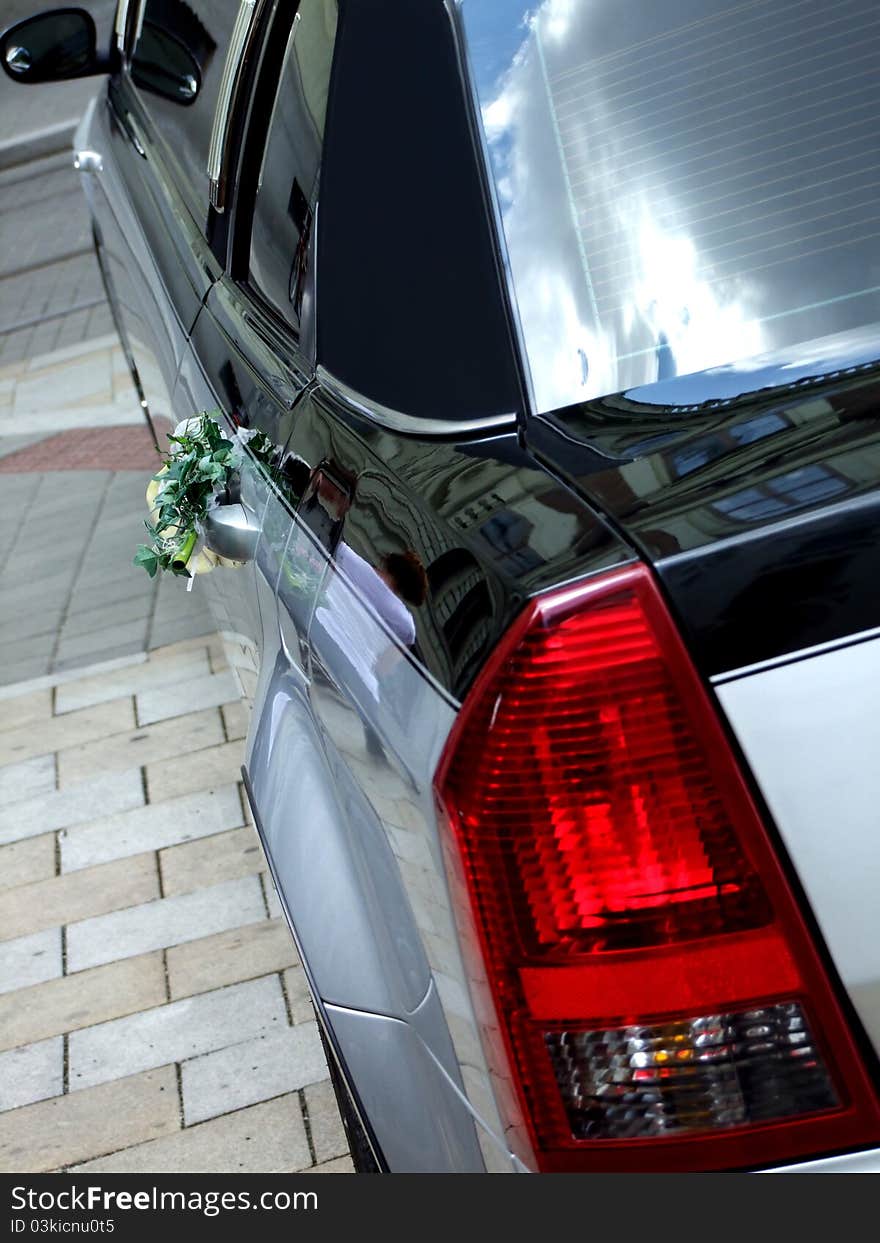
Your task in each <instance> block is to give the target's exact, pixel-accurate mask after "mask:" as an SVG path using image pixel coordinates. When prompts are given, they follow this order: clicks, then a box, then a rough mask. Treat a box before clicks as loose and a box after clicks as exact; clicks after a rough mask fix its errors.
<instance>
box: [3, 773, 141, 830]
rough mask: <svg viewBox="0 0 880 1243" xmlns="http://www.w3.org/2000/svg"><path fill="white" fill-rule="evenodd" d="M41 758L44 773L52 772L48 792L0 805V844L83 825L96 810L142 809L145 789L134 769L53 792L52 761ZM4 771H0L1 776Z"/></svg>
mask: <svg viewBox="0 0 880 1243" xmlns="http://www.w3.org/2000/svg"><path fill="white" fill-rule="evenodd" d="M40 758H41V762H44V763H45V765H46V769H47V771H48V770H49V769H51V774H52V781H51V784H50V786H49V789H50V790H51V793H46V794H43V795H42V796H37V797H28V798H26V799H25V800H23V801H22V802H16V803H11V804H7V805H6V806H0V843H2V842H12V841H18V840H21V839H22V838H25V837H36V836H37V835H38V834H41V833H45V832H46V831H54V830H56V829H66V828H70V827H71V826H72V825H75V824H82V823H83V821H86V820H92V819H94V815H95V812H96V811H98V810H100V811H103V812H105V813H107V814H109V813H111V812H122V811H129V810H131V809H132V808H135V807H142V806H143V803H144V786H143V781H142V779H141V774H140V771H139V770H138V769H137V768H129V769H127V770H125V771H123V772H116V773H108V774H107V775H106V776H99V777H94V778H93V779H92V780H91V781H83V782H80V784H79V785H75V786H71V787H70V788H69V789H67V790H55V789H54V784H55V758H54V756H51V755H49V756H43V757H40ZM31 762H32V763H35V761H31ZM3 771H4V770H3V769H0V774H2V772H3ZM5 771H9V770H5Z"/></svg>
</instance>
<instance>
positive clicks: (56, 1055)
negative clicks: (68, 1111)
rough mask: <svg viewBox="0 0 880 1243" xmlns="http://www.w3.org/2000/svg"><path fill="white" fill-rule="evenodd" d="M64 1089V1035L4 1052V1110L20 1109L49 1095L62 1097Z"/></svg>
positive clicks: (0, 1101)
mask: <svg viewBox="0 0 880 1243" xmlns="http://www.w3.org/2000/svg"><path fill="white" fill-rule="evenodd" d="M63 1091H64V1040H63V1038H62V1037H61V1036H55V1037H54V1038H53V1039H52V1040H41V1041H40V1042H39V1043H38V1044H26V1045H22V1046H21V1047H20V1048H18V1049H10V1050H9V1051H8V1052H7V1053H0V1110H4V1109H18V1108H19V1107H20V1106H21V1105H30V1104H32V1103H33V1102H34V1101H44V1100H45V1099H46V1098H47V1097H48V1096H60V1095H61V1093H62V1092H63Z"/></svg>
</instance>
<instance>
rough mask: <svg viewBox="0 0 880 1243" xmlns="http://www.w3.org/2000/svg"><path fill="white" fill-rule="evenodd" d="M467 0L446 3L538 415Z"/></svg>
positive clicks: (523, 369) (521, 360)
mask: <svg viewBox="0 0 880 1243" xmlns="http://www.w3.org/2000/svg"><path fill="white" fill-rule="evenodd" d="M463 3H464V0H444V7H445V8H446V12H447V15H448V17H449V21H450V25H451V27H452V38H453V42H454V43H455V50H456V56H457V58H458V71H459V77H460V79H461V85H462V91H463V93H464V100H465V106H466V107H467V113H468V123H469V125H470V130H471V139H472V141H473V143H474V150H475V152H476V155H477V159H478V162H479V165H480V180H481V181H482V183H483V192H484V194H485V195H486V197H487V200H488V208H489V226H490V228H491V231H492V240H493V241H494V243H495V254H496V257H497V259H498V263H499V264H500V267H501V276H502V281H503V284H504V292H505V293H506V295H507V303H508V310H509V320H510V325H511V330H512V332H513V337H514V343H515V348H516V355H517V358H516V361H517V363H518V364H519V369H520V375H521V376H522V380H523V384H524V386H525V390H526V391H525V398H526V403H527V409H526V411H525V413H526V416H527V417H528V416H529V415H535V414H536V413H537V403H536V401H535V387H534V383H533V381H532V367H531V363H530V361H529V355H528V350H527V349H526V338H525V331H524V329H523V324H522V316H521V315H520V311H519V301H518V299H517V295H516V285H515V284H514V279H513V266H512V264H511V260H510V251H509V250H508V246H507V234H506V233H505V232H504V219H503V216H502V212H501V201H500V199H499V197H498V186H497V185H496V182H495V175H494V173H493V171H492V157H491V155H490V153H489V143H488V139H487V138H486V131H485V130H484V128H483V124H482V121H481V119H480V118H481V111H482V110H481V105H480V96H479V92H478V90H477V81H476V77H475V74H474V67H473V62H472V61H471V56H470V51H469V48H468V42H467V38H466V36H465V33H464V28H463V25H462V18H461V6H462V4H463Z"/></svg>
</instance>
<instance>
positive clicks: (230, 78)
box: [207, 0, 263, 212]
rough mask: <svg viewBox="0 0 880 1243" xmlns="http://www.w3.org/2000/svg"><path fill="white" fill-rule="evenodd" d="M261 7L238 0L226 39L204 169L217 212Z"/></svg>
mask: <svg viewBox="0 0 880 1243" xmlns="http://www.w3.org/2000/svg"><path fill="white" fill-rule="evenodd" d="M262 8H263V0H240V4H239V9H238V14H237V16H236V19H235V25H234V26H233V28H232V34H231V35H230V38H229V48H228V50H227V53H226V60H225V62H224V64H223V76H222V77H221V79H220V89H219V91H218V94H217V106H216V108H215V109H214V123H213V125H212V127H211V145H210V147H209V148H208V170H207V171H208V185H209V194H210V198H211V206H212V207H213V208H214V210H215V211H218V212H222V211H224V210H225V207H226V176H225V174H226V164H227V154H228V152H227V147H228V142H227V140H228V137H229V120H230V116H231V113H232V105H233V101H234V98H235V93H236V87H237V85H238V79H239V72H240V69H241V66H242V63H243V62H244V60H245V57H246V55H247V52H248V49H249V45H250V43H251V40H252V38H253V34H254V31H255V29H256V28H257V21H256V18H257V16H258V14H259V12H260V11H261V10H262Z"/></svg>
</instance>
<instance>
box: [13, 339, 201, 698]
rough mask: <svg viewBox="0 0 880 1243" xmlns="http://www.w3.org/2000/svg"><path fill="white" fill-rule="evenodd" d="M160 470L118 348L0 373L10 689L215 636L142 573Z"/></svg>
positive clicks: (197, 598)
mask: <svg viewBox="0 0 880 1243" xmlns="http://www.w3.org/2000/svg"><path fill="white" fill-rule="evenodd" d="M155 464H156V454H155V450H154V449H153V447H152V442H151V440H150V437H149V435H148V433H147V430H146V428H145V426H144V421H143V416H142V414H141V411H140V407H139V405H138V401H137V396H136V394H135V392H134V389H133V388H132V387H131V379H130V376H129V374H128V369H127V367H126V364H125V359H124V356H123V354H122V350H121V348H120V346H119V344H118V342H117V340H116V338H115V336H114V337H109V336H108V337H103V338H96V339H94V340H91V341H87V342H84V343H81V344H79V345H76V346H72V347H69V348H67V349H61V350H57V351H55V352H54V353H52V354H48V355H43V356H40V357H37V358H33V359H31V360H30V361H29V362H21V363H13V364H10V365H7V366H5V367H3V366H0V530H2V532H3V538H2V541H0V685H2V684H3V683H9V682H18V681H21V680H23V679H27V678H32V677H38V676H40V675H45V674H48V673H50V672H57V671H61V670H63V669H69V668H72V667H75V666H76V665H78V664H83V663H89V662H91V661H94V660H98V659H110V658H113V657H117V656H124V655H130V654H132V653H135V652H142V651H145V650H148V649H150V648H154V647H159V646H162V645H164V644H168V643H173V642H175V641H176V640H178V639H186V638H191V637H193V636H195V635H199V634H207V633H210V632H212V631H213V629H214V623H213V620H212V618H211V615H210V611H209V609H208V607H207V604H206V602H205V598H204V595H203V593H202V592H200V591H199V590H198V587H196V589H195V590H193V591H192V592H190V593H187V592H186V590H185V585H184V583H183V581H182V580H180V579H176V580H175V579H171V578H166V579H163V580H161V581H151V580H150V579H149V578H148V577H147V575H146V574H145V573H144V571H143V570H141V569H139V568H137V567H136V566H134V565H132V557H133V556H134V551H135V548H136V547H137V545H138V544H139V543H140V542H141V541H142V540H143V538H144V534H145V533H144V528H143V521H144V518H145V516H146V510H145V504H144V491H145V488H146V482H147V480H148V478H149V476H150V474H151V473H152V472H153V470H154V469H155Z"/></svg>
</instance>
